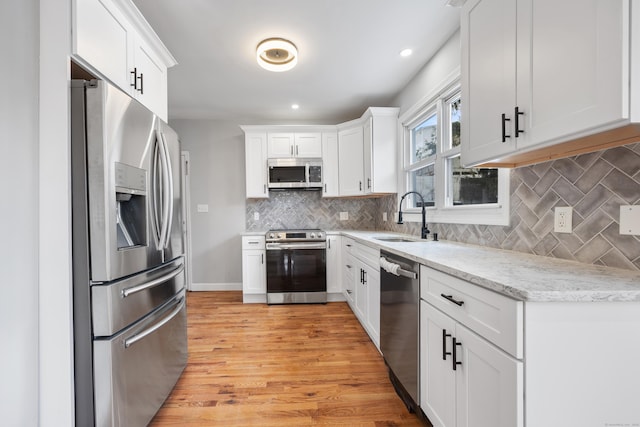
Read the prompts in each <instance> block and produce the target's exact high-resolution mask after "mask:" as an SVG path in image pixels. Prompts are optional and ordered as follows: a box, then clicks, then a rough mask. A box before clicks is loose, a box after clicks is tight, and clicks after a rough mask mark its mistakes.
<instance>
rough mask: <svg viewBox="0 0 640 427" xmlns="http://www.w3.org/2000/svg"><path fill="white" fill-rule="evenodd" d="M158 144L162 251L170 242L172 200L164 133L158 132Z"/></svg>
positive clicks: (160, 244)
mask: <svg viewBox="0 0 640 427" xmlns="http://www.w3.org/2000/svg"><path fill="white" fill-rule="evenodd" d="M157 143H158V151H159V157H160V164H161V170H162V172H161V176H160V178H162V219H161V222H160V243H159V249H160V250H162V249H164V248H165V245H166V243H167V241H168V236H167V234H168V231H169V211H170V204H171V200H169V194H168V193H169V189H168V187H169V185H170V183H169V173H168V168H169V166H168V161H167V160H168V159H167V155H166V149H165V141H164V135H163V134H162V132H158V138H157Z"/></svg>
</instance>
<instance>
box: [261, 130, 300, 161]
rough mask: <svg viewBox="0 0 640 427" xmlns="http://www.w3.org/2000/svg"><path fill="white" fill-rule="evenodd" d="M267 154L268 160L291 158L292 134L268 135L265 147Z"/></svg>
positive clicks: (292, 154)
mask: <svg viewBox="0 0 640 427" xmlns="http://www.w3.org/2000/svg"><path fill="white" fill-rule="evenodd" d="M267 153H268V155H269V158H270V159H273V158H283V157H293V156H294V146H293V133H289V132H282V133H270V134H269V141H268V147H267Z"/></svg>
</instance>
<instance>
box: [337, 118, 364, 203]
mask: <svg viewBox="0 0 640 427" xmlns="http://www.w3.org/2000/svg"><path fill="white" fill-rule="evenodd" d="M362 136H363V132H362V126H357V127H355V128H352V129H347V130H343V131H340V132H339V133H338V158H339V165H338V181H339V188H340V195H341V196H356V195H359V194H363V193H364V191H363V187H362V179H363V176H364V170H363V161H362V159H363V139H362Z"/></svg>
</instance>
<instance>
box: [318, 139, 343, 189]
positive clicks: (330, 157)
mask: <svg viewBox="0 0 640 427" xmlns="http://www.w3.org/2000/svg"><path fill="white" fill-rule="evenodd" d="M322 179H323V180H324V187H323V188H322V196H323V197H337V196H338V195H339V194H340V193H339V188H338V134H337V132H330V133H323V134H322Z"/></svg>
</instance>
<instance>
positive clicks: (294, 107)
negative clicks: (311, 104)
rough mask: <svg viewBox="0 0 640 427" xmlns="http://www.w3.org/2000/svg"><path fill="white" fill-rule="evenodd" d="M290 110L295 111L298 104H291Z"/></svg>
mask: <svg viewBox="0 0 640 427" xmlns="http://www.w3.org/2000/svg"><path fill="white" fill-rule="evenodd" d="M291 108H292V109H294V110H297V109H298V108H300V106H299V105H298V104H291Z"/></svg>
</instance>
